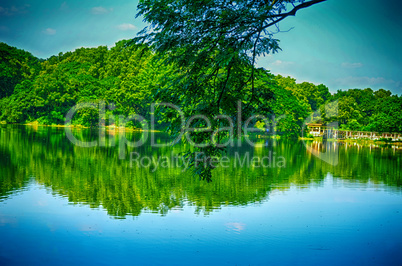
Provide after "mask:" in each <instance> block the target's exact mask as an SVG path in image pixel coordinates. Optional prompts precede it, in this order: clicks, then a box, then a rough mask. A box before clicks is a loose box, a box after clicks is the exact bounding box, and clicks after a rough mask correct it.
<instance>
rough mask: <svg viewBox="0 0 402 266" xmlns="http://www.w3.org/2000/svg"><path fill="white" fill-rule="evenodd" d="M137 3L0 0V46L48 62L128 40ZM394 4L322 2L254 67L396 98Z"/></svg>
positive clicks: (398, 71)
mask: <svg viewBox="0 0 402 266" xmlns="http://www.w3.org/2000/svg"><path fill="white" fill-rule="evenodd" d="M137 3H138V1H137V0H136V1H127V0H126V1H122V0H114V1H105V0H91V1H89V0H80V1H78V0H69V1H63V0H51V1H50V0H42V1H37V0H36V1H33V0H11V1H4V0H0V41H1V42H5V43H7V44H9V45H11V46H15V47H17V48H20V49H24V50H26V51H29V52H31V53H32V54H33V55H35V56H37V57H40V58H48V57H50V56H52V55H57V54H58V53H59V52H67V51H73V50H75V49H76V48H79V47H97V46H100V45H106V46H108V47H111V46H113V44H114V43H115V42H117V41H119V40H122V39H129V38H132V37H135V36H136V33H137V32H138V31H140V30H141V29H142V28H143V27H145V26H146V24H145V23H144V22H143V21H142V19H141V18H135V14H136V6H137ZM400 7H402V3H400V1H399V0H386V1H379V0H327V1H326V2H323V3H320V4H317V5H314V6H312V7H310V8H307V9H303V10H300V11H299V12H298V13H297V14H296V16H295V17H289V18H286V19H285V20H284V21H282V22H281V23H280V29H281V31H282V32H280V33H277V34H275V38H277V39H279V40H280V46H281V48H282V51H280V52H279V53H276V54H270V55H266V56H265V57H261V58H259V60H258V66H262V67H265V68H266V69H269V70H270V71H271V72H272V73H274V74H281V75H283V76H291V77H293V78H295V79H296V80H297V82H304V81H308V82H312V83H314V84H325V85H326V86H327V87H328V88H329V89H330V91H331V92H336V91H337V90H346V89H351V88H362V89H363V88H368V87H369V88H372V89H374V90H377V89H380V88H384V89H387V90H391V91H392V92H393V93H394V94H399V95H402V51H401V48H402V16H400V14H399V13H398V12H399V8H400Z"/></svg>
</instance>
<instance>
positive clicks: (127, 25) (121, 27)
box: [117, 23, 137, 30]
mask: <svg viewBox="0 0 402 266" xmlns="http://www.w3.org/2000/svg"><path fill="white" fill-rule="evenodd" d="M117 28H118V29H119V30H136V29H137V27H136V26H134V25H133V24H130V23H123V24H120V25H118V26H117Z"/></svg>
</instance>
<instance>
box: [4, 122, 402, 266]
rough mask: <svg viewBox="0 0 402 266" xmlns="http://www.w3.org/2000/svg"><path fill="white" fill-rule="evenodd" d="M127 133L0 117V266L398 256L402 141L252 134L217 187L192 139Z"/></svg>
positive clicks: (232, 155) (219, 175)
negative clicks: (189, 153) (200, 169)
mask: <svg viewBox="0 0 402 266" xmlns="http://www.w3.org/2000/svg"><path fill="white" fill-rule="evenodd" d="M73 134H74V136H75V137H76V138H77V139H81V140H85V141H90V140H91V141H93V140H97V139H100V137H99V136H98V134H97V132H96V131H91V130H87V129H82V130H73ZM125 134H126V136H127V139H129V140H132V141H134V140H139V139H141V134H140V133H125ZM118 136H119V133H118V132H117V133H114V134H112V135H108V134H106V137H105V139H104V140H105V145H103V146H102V145H96V146H95V147H79V146H77V145H73V144H72V143H71V142H70V141H69V139H68V138H67V136H66V133H65V130H64V129H63V128H51V127H28V126H11V125H0V237H1V241H0V265H16V264H30V265H43V264H57V265H64V264H77V263H79V264H97V265H109V264H114V265H115V264H136V265H148V264H152V265H155V264H156V265H166V264H174V265H205V264H211V265H225V264H227V265H305V264H310V265H311V264H313V265H349V264H354V265H356V264H360V265H401V264H402V252H401V251H402V189H401V188H402V177H401V169H402V167H401V166H402V160H401V158H402V149H400V148H399V149H398V147H395V146H392V145H388V146H374V145H371V146H361V145H358V144H342V143H330V142H328V143H324V144H321V143H316V142H308V143H303V142H302V141H290V140H289V141H286V140H273V139H256V140H255V141H256V142H258V143H259V144H261V145H259V146H258V147H252V146H250V145H247V144H246V143H244V145H242V146H241V147H240V148H234V147H233V148H230V149H229V151H228V153H227V155H226V157H227V160H228V161H227V162H226V165H225V166H224V167H217V168H216V169H214V172H213V181H212V182H210V183H207V182H205V181H200V180H199V179H198V178H197V177H196V176H193V174H192V172H191V171H190V170H186V169H185V167H183V166H185V164H184V163H182V165H180V159H178V158H180V157H178V155H179V154H180V152H183V151H185V150H186V149H187V148H188V147H186V146H185V145H184V144H176V145H174V146H172V147H159V148H158V147H152V146H151V145H148V144H144V145H141V146H140V147H126V146H123V145H121V140H120V141H119V139H118ZM147 141H150V140H149V139H148V140H147ZM168 141H169V138H168V137H167V136H166V135H165V134H163V133H155V142H156V143H166V142H168ZM119 147H120V148H119ZM323 151H328V152H329V151H332V152H333V153H332V158H335V159H336V163H334V161H328V160H325V159H323V158H324V157H320V156H318V157H317V156H316V155H317V152H318V153H319V152H323ZM239 154H240V156H241V158H238V156H239ZM334 156H336V157H334ZM158 158H164V162H165V165H163V162H162V163H161V162H159V164H157V159H158ZM244 158H246V160H245V159H244ZM252 158H265V159H266V160H265V164H264V161H260V164H258V162H257V163H255V162H254V163H249V161H248V160H251V159H252ZM153 160H154V162H156V163H153ZM274 160H276V161H275V162H274Z"/></svg>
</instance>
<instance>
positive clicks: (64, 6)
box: [60, 2, 70, 11]
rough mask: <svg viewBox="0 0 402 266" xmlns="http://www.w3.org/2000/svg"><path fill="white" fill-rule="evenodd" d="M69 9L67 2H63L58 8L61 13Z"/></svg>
mask: <svg viewBox="0 0 402 266" xmlns="http://www.w3.org/2000/svg"><path fill="white" fill-rule="evenodd" d="M69 8H70V7H69V6H68V4H67V2H63V3H62V4H61V6H60V10H61V11H67V10H68V9H69Z"/></svg>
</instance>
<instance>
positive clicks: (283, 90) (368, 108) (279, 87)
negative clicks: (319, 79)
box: [0, 41, 402, 136]
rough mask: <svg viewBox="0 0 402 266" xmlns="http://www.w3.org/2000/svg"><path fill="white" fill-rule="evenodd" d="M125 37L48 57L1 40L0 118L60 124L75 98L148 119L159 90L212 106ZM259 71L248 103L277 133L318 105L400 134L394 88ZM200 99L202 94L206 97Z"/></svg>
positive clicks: (84, 116) (345, 122) (345, 120)
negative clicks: (342, 86)
mask: <svg viewBox="0 0 402 266" xmlns="http://www.w3.org/2000/svg"><path fill="white" fill-rule="evenodd" d="M127 43H128V41H120V42H118V43H117V44H116V46H115V47H112V48H111V49H107V48H106V47H104V46H100V47H98V48H80V49H77V50H76V51H74V52H67V53H65V54H62V53H60V54H59V55H58V56H52V57H51V58H49V59H47V60H39V59H37V58H35V57H33V56H32V55H31V54H30V53H28V52H25V51H22V50H19V49H17V48H14V47H10V46H8V45H6V44H4V43H2V44H1V49H2V50H1V55H2V61H1V65H2V68H1V72H0V76H1V77H4V79H6V78H7V77H10V78H12V79H13V82H8V83H7V82H5V83H1V86H2V87H0V89H1V90H2V91H7V93H6V94H5V96H6V97H3V98H2V99H1V100H0V107H1V109H0V114H1V118H0V120H2V121H6V122H8V123H26V122H33V121H39V123H40V124H48V125H49V124H63V123H64V122H65V116H66V113H67V111H68V110H69V109H70V108H71V107H73V106H74V105H76V104H77V103H80V102H86V101H92V102H95V103H96V102H97V101H100V100H103V101H105V103H106V104H110V103H113V104H115V106H116V108H115V109H114V110H107V114H106V115H108V113H109V114H113V115H115V116H118V115H124V116H129V115H133V114H141V115H142V116H144V117H146V118H147V119H149V110H150V108H149V105H150V103H151V102H153V101H154V100H155V96H157V97H158V98H159V99H163V100H165V101H166V102H170V103H174V104H177V105H178V106H180V107H181V108H182V109H183V110H184V111H185V113H187V114H190V115H194V114H197V113H203V112H204V113H208V112H209V113H211V112H212V109H211V105H213V101H214V100H216V99H217V97H219V95H217V94H216V91H214V90H213V86H212V85H211V86H204V87H203V89H199V90H198V91H197V90H195V91H193V90H192V89H191V88H190V87H188V88H187V90H186V91H184V92H183V90H177V92H176V93H175V89H177V87H178V86H179V85H177V84H176V85H173V86H172V85H171V83H170V81H171V80H172V79H174V77H175V76H174V75H177V68H175V67H173V66H172V65H170V66H166V65H163V64H160V61H159V60H158V59H159V58H158V57H157V56H155V54H154V53H152V52H151V51H150V50H149V49H148V48H146V47H145V46H136V45H135V46H132V45H127ZM18 62H22V63H18ZM11 66H14V69H13V68H12V67H11ZM12 71H14V72H12ZM255 75H256V77H257V78H256V79H255V82H254V86H255V87H256V88H258V89H257V92H258V94H257V95H258V96H259V99H258V102H256V103H255V104H254V107H253V108H250V107H249V108H250V109H252V110H254V112H257V113H259V114H263V115H265V116H267V117H269V118H271V117H272V116H271V115H275V116H276V123H277V124H276V128H275V129H276V131H277V133H279V134H285V135H287V136H291V135H294V136H297V135H299V134H300V132H301V129H302V126H303V123H304V121H305V119H306V118H307V117H308V116H309V114H310V113H311V112H313V111H317V110H320V109H321V111H323V116H322V119H323V122H331V121H339V122H340V126H341V128H345V129H350V130H366V131H378V132H402V97H400V96H398V95H392V93H391V92H390V91H387V90H383V89H381V90H378V91H373V90H372V89H369V88H367V89H364V90H361V89H351V90H348V91H338V92H336V93H335V94H333V95H331V94H330V93H329V90H328V88H327V87H326V86H324V85H322V84H321V85H318V86H316V85H314V84H312V83H308V82H303V83H299V84H298V83H296V80H295V79H293V78H290V77H282V76H280V75H278V76H274V75H272V74H270V73H269V72H268V71H266V70H263V69H258V70H256V72H255ZM239 79H241V78H239ZM234 82H235V81H234ZM193 89H195V88H193ZM201 90H202V92H200V91H201ZM228 90H231V89H230V88H228ZM249 93H250V92H249ZM186 95H187V97H184V96H186ZM201 97H205V99H203V100H202V101H201V100H200V98H201ZM249 97H251V96H250V95H249V94H247V93H246V92H245V91H243V92H242V93H240V92H237V91H235V90H234V89H233V91H231V93H230V94H229V95H228V99H227V100H225V101H227V104H228V109H230V110H229V111H233V110H234V109H235V108H236V105H235V104H236V100H238V99H240V100H242V106H243V108H246V107H247V106H248V99H249ZM336 100H337V101H338V107H339V108H338V115H336V116H333V117H329V116H328V115H327V116H328V118H327V117H326V114H325V111H324V108H323V107H324V106H325V104H327V103H329V102H333V101H336ZM94 111H95V110H91V109H84V110H81V111H80V112H79V113H78V114H77V115H76V116H75V120H74V121H73V123H76V124H82V125H94V124H97V123H98V118H97V114H96V113H95V115H94V114H93V112H94ZM249 113H250V112H249ZM211 115H212V113H211ZM94 117H95V119H94ZM278 118H279V119H278ZM116 123H118V121H116Z"/></svg>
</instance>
